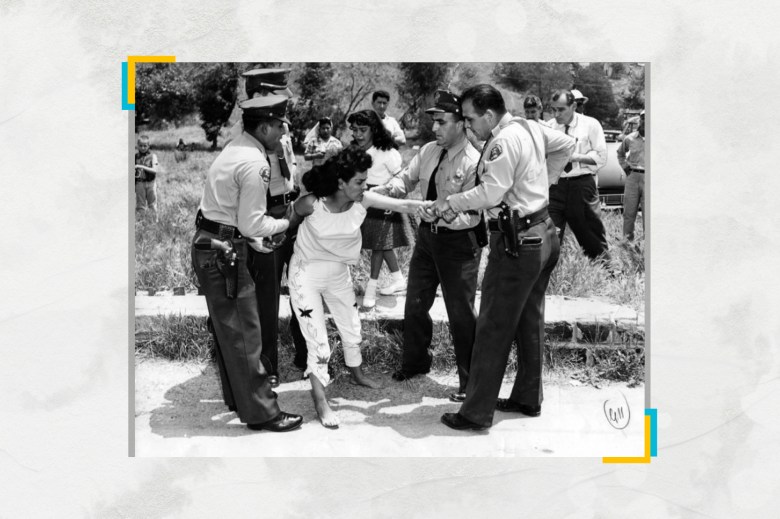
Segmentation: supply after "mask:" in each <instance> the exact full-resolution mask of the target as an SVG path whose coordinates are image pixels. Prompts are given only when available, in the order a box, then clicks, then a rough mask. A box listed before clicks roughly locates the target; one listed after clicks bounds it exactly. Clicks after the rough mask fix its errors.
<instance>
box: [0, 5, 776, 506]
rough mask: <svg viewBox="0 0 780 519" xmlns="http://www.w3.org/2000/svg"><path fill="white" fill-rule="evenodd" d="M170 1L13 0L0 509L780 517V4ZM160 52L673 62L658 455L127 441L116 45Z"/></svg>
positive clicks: (4, 85)
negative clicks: (343, 452)
mask: <svg viewBox="0 0 780 519" xmlns="http://www.w3.org/2000/svg"><path fill="white" fill-rule="evenodd" d="M162 4H163V3H162V2H155V3H150V4H145V3H143V2H124V3H119V2H98V1H91V2H87V1H85V2H79V3H78V7H68V6H66V5H64V3H60V2H43V1H28V2H24V1H12V0H11V1H9V0H2V1H0V151H1V152H0V174H1V175H2V202H0V216H1V220H0V221H2V225H3V231H4V232H3V238H4V239H3V240H2V243H3V245H2V249H0V250H1V251H2V254H0V280H1V281H2V282H1V283H0V290H2V292H1V294H2V296H1V298H0V343H1V344H2V357H0V518H16V517H85V516H86V517H110V518H113V517H116V518H124V517H230V516H238V515H239V514H240V515H241V516H246V517H271V516H274V517H308V518H317V517H365V518H383V517H391V516H392V517H426V518H427V517H448V518H456V517H494V516H495V517H538V516H543V517H556V518H559V517H560V518H596V517H598V518H623V517H716V518H731V517H751V516H752V517H776V516H777V505H778V501H779V499H778V494H777V489H778V488H780V463H778V461H780V448H778V447H780V434H778V433H779V432H780V431H779V430H780V420H779V419H778V413H777V412H778V410H779V409H780V382H779V381H778V380H779V377H778V372H779V371H780V356H779V355H778V348H777V337H778V336H779V335H780V326H778V324H779V321H778V314H779V312H778V310H779V309H780V305H778V301H777V294H778V288H780V287H779V286H778V285H779V283H778V278H779V277H780V270H778V268H777V262H776V261H774V259H775V258H777V257H778V251H779V248H780V247H779V244H778V232H777V229H778V223H780V222H779V221H778V212H777V211H776V210H775V209H774V207H773V205H774V202H773V200H774V199H775V198H776V197H777V196H778V192H779V190H778V187H780V180H778V174H780V171H778V169H777V167H775V166H773V165H772V163H770V161H769V158H770V154H775V153H776V149H777V148H778V146H777V145H778V141H777V137H776V135H777V130H776V128H774V127H772V128H768V124H766V123H765V121H766V122H767V123H768V122H769V121H774V120H776V118H777V115H776V113H777V111H776V110H775V101H776V99H777V88H778V87H777V85H780V67H778V63H780V60H779V59H778V58H780V53H779V52H778V40H779V39H780V37H779V36H778V34H780V33H778V32H777V31H776V28H775V26H776V22H777V20H778V13H777V12H776V11H777V10H776V9H775V8H774V5H775V4H774V3H770V2H751V3H745V2H742V3H737V2H723V1H719V2H696V1H688V2H685V3H682V2H672V1H665V2H653V3H647V2H634V1H626V0H623V1H620V2H614V1H610V2H604V1H589V2H583V1H579V2H576V3H569V4H564V3H562V2H556V3H555V6H554V7H553V6H548V5H546V3H545V2H541V1H537V2H530V1H529V2H510V1H498V2H490V3H481V2H479V3H478V2H473V1H471V2H467V1H457V2H442V1H434V2H419V1H412V0H396V1H388V0H385V1H384V2H381V3H378V4H379V5H381V10H382V11H383V12H382V14H381V15H377V14H375V11H374V10H372V9H371V8H370V7H369V6H368V3H367V2H364V3H361V4H358V3H357V2H347V1H346V0H341V1H335V0H324V1H319V2H316V3H315V2H296V1H290V0H288V1H286V2H281V1H279V2H276V1H267V0H266V1H263V0H261V1H257V0H254V1H251V0H246V1H240V2H237V1H233V2H209V3H208V5H206V6H204V7H203V8H199V9H195V8H194V7H191V6H194V5H196V2H191V1H186V2H184V1H180V2H166V3H165V4H166V7H165V8H164V9H163V7H162ZM418 4H419V5H418ZM420 5H423V6H420ZM146 54H151V55H153V54H173V55H175V56H176V57H177V59H178V60H179V61H336V60H341V61H361V60H366V61H369V60H370V61H400V60H426V61H531V60H539V61H548V60H549V61H553V60H561V61H590V60H593V61H649V62H652V69H651V70H652V85H651V98H652V101H651V114H650V122H649V126H650V131H651V135H652V174H651V178H652V193H651V196H652V213H651V218H652V223H651V233H652V245H651V248H650V249H651V256H652V259H651V282H650V289H651V298H652V301H651V305H650V313H651V327H652V339H651V340H652V344H651V348H650V349H651V356H652V358H651V363H652V365H651V368H652V375H651V379H652V383H651V404H652V406H653V407H656V408H657V409H658V413H659V452H658V458H656V459H654V460H653V462H652V463H651V464H649V465H631V466H615V465H603V464H602V463H601V460H600V459H571V460H566V459H555V460H543V459H515V460H512V459H495V460H492V459H462V460H453V459H433V460H430V459H397V460H393V459H387V460H384V459H310V460H306V459H295V460H285V459H267V460H264V459H246V460H243V459H192V460H187V459H181V460H179V459H160V460H155V459H129V458H127V451H128V448H127V442H128V414H127V406H128V401H129V397H128V382H127V374H128V339H129V337H130V331H129V330H128V315H129V314H128V311H129V308H128V272H129V270H128V268H129V264H128V242H129V239H128V214H129V213H130V209H129V207H128V202H129V197H128V194H127V185H128V183H127V175H128V168H127V163H128V155H127V152H128V145H127V143H128V135H127V129H128V122H127V117H128V115H127V113H126V112H123V111H122V110H121V109H120V108H121V85H120V62H121V61H124V60H126V57H127V56H128V55H146ZM605 454H609V453H605Z"/></svg>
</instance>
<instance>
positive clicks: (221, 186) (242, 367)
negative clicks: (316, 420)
mask: <svg viewBox="0 0 780 519" xmlns="http://www.w3.org/2000/svg"><path fill="white" fill-rule="evenodd" d="M286 105H287V98H286V97H283V96H269V97H263V98H256V99H250V100H248V101H245V102H244V103H241V105H240V106H241V109H242V110H243V131H242V133H241V134H240V135H239V136H238V137H236V138H235V139H233V140H232V141H231V142H230V143H229V144H228V145H227V146H225V148H224V149H223V150H222V152H221V153H220V154H219V156H218V157H217V158H216V160H215V161H214V163H213V164H212V165H211V167H210V168H209V171H208V173H207V174H206V182H205V185H204V189H203V196H202V198H201V201H200V207H199V209H198V214H197V217H196V219H195V226H196V228H197V231H196V233H195V237H194V238H193V243H192V267H193V270H194V271H195V275H196V276H197V278H198V282H199V284H200V288H201V290H202V291H203V294H204V295H205V296H206V303H207V304H208V309H209V317H210V319H211V322H212V324H213V328H214V335H215V337H216V339H217V340H216V341H215V342H216V357H217V367H218V369H219V376H220V380H221V381H222V392H223V397H224V400H225V404H226V405H227V406H228V409H230V410H231V411H235V412H236V413H237V414H238V418H239V420H241V421H242V422H244V423H246V424H247V427H249V428H250V429H253V430H269V431H275V432H284V431H291V430H293V429H297V428H298V427H300V425H301V423H302V422H303V418H302V417H301V416H298V415H293V414H289V413H285V412H283V411H281V410H280V409H279V405H278V404H277V402H276V394H275V393H274V392H273V391H272V390H271V380H270V379H271V377H270V374H269V373H268V370H267V368H266V366H265V364H264V363H263V362H262V360H261V359H262V357H263V355H262V351H263V346H265V345H264V344H263V341H262V338H261V327H260V319H259V316H258V312H257V299H256V297H255V293H254V292H255V291H254V283H253V281H252V278H251V276H250V274H249V271H248V270H247V256H248V253H249V252H248V251H249V250H250V248H251V250H268V249H267V247H268V246H270V247H273V246H274V245H268V246H264V245H263V241H264V240H263V239H264V238H271V237H277V238H278V237H279V236H280V234H281V233H284V231H285V230H286V229H287V227H288V226H289V220H288V219H286V218H279V219H277V218H272V217H270V216H269V215H268V213H267V211H266V191H267V189H268V183H269V182H270V176H271V171H270V166H269V164H268V151H267V150H269V149H274V148H275V146H276V145H277V144H278V142H279V138H280V137H281V136H282V132H283V128H282V123H283V122H287V119H286V117H285V116H284V111H285V108H286Z"/></svg>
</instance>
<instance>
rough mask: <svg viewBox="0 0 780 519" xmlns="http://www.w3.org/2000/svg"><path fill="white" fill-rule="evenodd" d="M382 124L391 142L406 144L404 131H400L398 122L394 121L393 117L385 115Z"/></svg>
mask: <svg viewBox="0 0 780 519" xmlns="http://www.w3.org/2000/svg"><path fill="white" fill-rule="evenodd" d="M382 124H384V125H385V129H386V130H387V131H388V132H390V135H391V136H392V137H393V141H395V142H397V143H399V144H406V135H404V131H403V130H402V129H401V125H399V124H398V121H396V120H395V117H390V116H389V115H385V118H384V119H382Z"/></svg>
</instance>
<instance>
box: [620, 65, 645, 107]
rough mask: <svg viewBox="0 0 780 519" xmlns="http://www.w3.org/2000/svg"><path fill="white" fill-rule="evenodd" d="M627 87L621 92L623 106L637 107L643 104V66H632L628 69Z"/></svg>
mask: <svg viewBox="0 0 780 519" xmlns="http://www.w3.org/2000/svg"><path fill="white" fill-rule="evenodd" d="M630 71H631V72H630V80H629V83H628V87H627V88H626V89H625V90H624V91H623V92H622V94H621V96H620V97H621V101H622V104H623V108H633V109H639V108H644V106H645V68H644V67H641V66H639V67H632V68H631V69H630Z"/></svg>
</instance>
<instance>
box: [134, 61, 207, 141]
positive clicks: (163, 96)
mask: <svg viewBox="0 0 780 519" xmlns="http://www.w3.org/2000/svg"><path fill="white" fill-rule="evenodd" d="M193 65H194V64H192V63H137V64H136V86H135V115H136V120H137V121H144V122H147V121H148V122H149V124H151V125H152V126H157V125H159V124H160V123H161V122H163V121H178V120H180V119H181V118H183V117H185V116H187V115H190V114H192V113H193V112H194V111H195V96H194V89H193V84H192V77H191V70H192V67H193Z"/></svg>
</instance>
